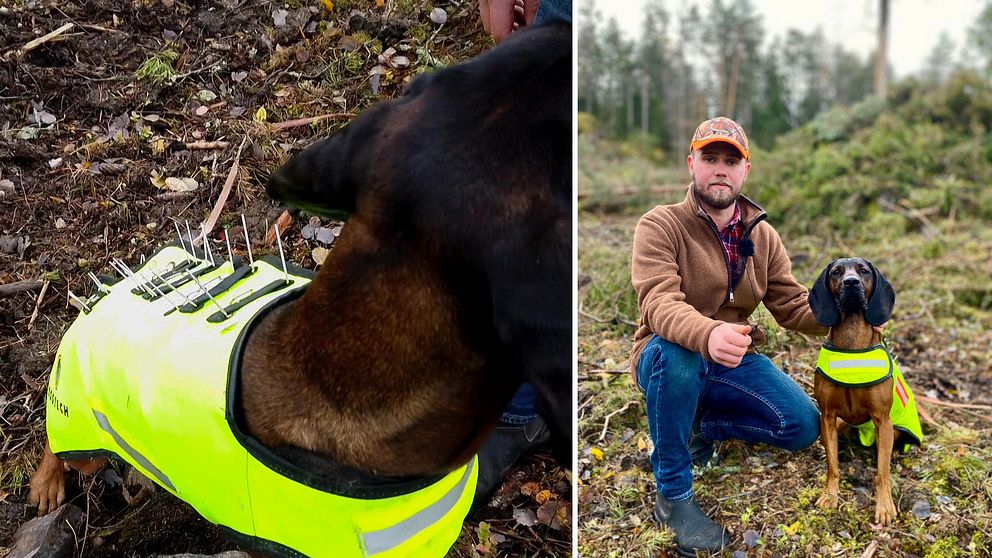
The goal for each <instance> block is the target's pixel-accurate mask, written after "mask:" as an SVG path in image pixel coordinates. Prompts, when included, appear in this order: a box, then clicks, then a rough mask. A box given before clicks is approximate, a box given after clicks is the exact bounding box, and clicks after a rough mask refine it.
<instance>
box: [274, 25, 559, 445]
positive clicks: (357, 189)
mask: <svg viewBox="0 0 992 558" xmlns="http://www.w3.org/2000/svg"><path fill="white" fill-rule="evenodd" d="M571 61H572V57H571V30H570V29H569V28H567V27H564V26H547V27H540V28H535V29H530V30H525V31H521V32H519V33H514V35H513V36H512V37H511V38H510V39H508V40H507V41H505V42H504V43H503V44H501V45H500V46H499V47H497V48H495V49H493V50H491V51H489V52H487V53H485V54H483V55H481V56H479V57H477V58H475V59H474V60H471V61H469V62H466V63H463V64H459V65H457V66H453V67H450V68H446V69H443V70H440V71H436V72H433V73H431V74H426V75H423V76H420V77H418V78H417V79H415V80H414V81H413V83H412V84H411V85H410V87H409V88H408V90H407V91H406V93H405V94H404V95H403V96H402V97H401V98H398V99H395V100H392V101H389V102H385V103H380V104H378V105H376V106H375V107H373V108H372V109H370V110H368V111H366V112H364V113H363V114H362V115H360V116H359V117H358V118H356V119H355V120H354V121H353V122H352V123H351V124H349V125H348V126H347V127H346V128H345V129H343V130H342V131H341V132H340V133H339V134H337V135H335V136H333V137H331V138H328V139H325V140H322V141H320V142H318V143H316V144H314V145H313V146H311V147H309V148H308V149H306V150H305V151H303V152H301V153H299V154H298V155H296V156H295V157H294V158H293V159H292V160H290V161H289V162H288V163H287V164H286V165H284V166H282V167H281V168H279V169H278V170H277V171H276V172H275V173H274V174H273V175H272V177H271V179H270V181H269V184H268V187H267V191H268V193H269V195H270V196H272V197H273V198H275V199H278V200H282V201H285V202H287V203H289V204H291V205H294V206H296V207H300V208H303V209H305V210H306V211H308V212H311V213H314V214H318V215H326V214H327V213H328V212H329V211H332V210H338V211H342V210H343V211H346V212H348V213H350V214H351V217H350V218H349V220H348V223H347V225H346V226H345V229H344V232H343V233H342V236H341V238H340V239H339V240H338V242H337V244H336V245H335V247H334V249H333V250H332V251H331V255H330V256H329V257H328V259H327V260H326V261H325V263H324V266H323V267H322V269H321V272H320V273H319V274H318V276H317V278H316V280H315V282H314V286H311V288H310V290H311V291H313V292H315V293H317V292H321V293H325V294H326V293H330V292H332V291H333V292H336V293H342V289H343V290H344V294H341V295H340V296H339V300H338V301H337V303H339V304H342V305H347V304H355V305H361V306H362V308H360V309H359V310H360V311H361V312H364V313H365V318H364V319H365V320H369V321H371V320H380V317H381V316H388V317H389V318H390V319H394V320H395V319H396V316H405V317H408V318H404V319H402V320H401V321H402V322H403V323H402V325H401V326H400V327H395V328H391V327H390V326H389V323H390V322H388V321H386V322H381V321H380V322H379V325H378V328H379V329H378V331H381V330H383V329H386V330H387V331H383V334H384V335H387V336H389V337H390V343H391V344H394V345H395V346H402V345H404V344H407V345H411V346H412V349H411V353H408V354H412V352H413V350H416V351H419V353H420V355H421V358H423V359H426V358H431V359H433V362H434V367H435V369H434V370H433V371H431V372H430V374H429V376H428V377H426V378H424V381H423V383H424V384H425V385H426V384H430V385H437V384H440V385H449V386H450V385H455V384H457V383H459V382H465V381H467V380H465V379H464V378H470V379H471V378H476V379H477V381H476V380H471V381H473V382H476V384H477V385H478V386H479V388H478V389H474V388H473V389H474V391H473V389H468V388H466V389H465V390H462V391H460V392H456V391H454V388H452V389H451V393H476V392H478V393H479V394H480V395H481V398H480V400H479V401H475V402H473V401H455V402H447V403H445V404H449V405H451V406H462V407H464V406H466V405H468V406H472V405H474V407H473V412H474V413H476V414H477V415H486V416H476V417H474V422H475V423H478V424H480V425H481V424H485V425H491V424H493V423H494V422H495V420H496V418H497V417H498V415H499V411H500V410H501V409H502V408H503V407H504V406H505V405H506V403H507V402H508V399H509V397H510V395H512V393H513V391H514V390H515V389H516V386H517V385H519V383H520V382H521V381H522V380H526V381H529V382H531V383H532V384H533V385H534V386H535V389H536V391H537V393H538V399H539V402H538V403H539V412H540V413H541V414H542V416H543V417H544V418H545V420H546V421H547V422H548V424H549V426H550V428H551V430H552V435H553V445H554V446H555V453H556V456H557V457H558V458H559V459H561V460H562V462H563V463H569V461H570V456H571V438H572V435H571V423H572V413H571V392H572V382H571V321H572V320H571V295H570V293H571V279H570V277H571V198H572V194H571V182H572V177H571V66H572V62H571ZM349 229H350V230H349ZM332 280H335V281H338V282H337V283H335V284H334V285H333V288H331V287H328V288H326V289H324V290H320V289H322V287H321V284H322V283H323V284H324V285H327V284H329V282H330V281H332ZM376 283H378V284H379V285H381V290H382V291H383V292H387V293H395V292H400V293H406V294H405V295H404V296H403V297H394V299H393V300H391V301H389V302H386V301H385V300H382V302H381V303H376V302H375V300H381V298H382V297H381V295H380V296H376V297H373V296H365V297H364V298H362V296H363V295H354V296H352V298H351V299H343V298H340V297H343V296H345V295H349V294H354V291H356V290H358V289H363V288H367V286H368V285H369V284H376ZM394 283H395V284H394ZM310 294H311V293H308V295H310ZM322 296H325V295H322ZM356 301H357V302H356ZM311 302H312V301H311ZM326 311H327V312H335V313H337V312H341V311H342V309H341V308H327V309H326ZM434 314H438V315H440V316H442V317H441V318H438V319H436V320H435V319H431V318H430V315H434ZM420 317H424V319H419V318H420ZM355 319H359V320H361V319H363V317H362V316H356V317H355ZM452 323H453V324H454V326H453V327H448V324H452ZM425 328H435V329H445V331H423V330H424V329H425ZM452 330H454V331H452ZM425 338H429V339H434V340H436V341H438V343H437V344H436V345H434V344H433V343H432V344H425V343H424V342H423V340H424V339H425ZM442 340H443V341H444V342H445V343H446V345H442V344H441V343H440V342H441V341H442ZM452 347H454V349H453V350H454V351H455V352H457V353H458V355H459V356H458V358H449V354H448V351H449V350H452ZM466 355H475V356H476V357H478V358H476V359H475V360H477V361H479V362H481V363H482V364H481V365H479V366H475V365H473V366H468V367H465V368H464V369H462V368H459V366H461V364H460V363H465V362H469V361H472V360H473V359H472V358H469V357H467V356H466ZM368 358H370V359H376V358H383V356H382V355H380V354H369V355H368ZM394 358H399V359H403V358H405V357H404V356H402V355H401V356H395V357H394ZM406 364H409V366H406V368H405V369H406V370H410V369H412V368H414V367H417V366H420V365H421V364H422V363H421V362H413V363H404V362H397V363H394V366H396V367H400V368H403V367H404V365H406ZM359 365H361V363H356V366H359ZM366 369H367V368H366ZM369 377H370V378H371V377H372V374H371V373H370V374H369ZM369 381H370V382H374V381H376V380H374V379H370V380H369ZM370 389H371V388H370ZM410 389H412V390H417V389H419V388H418V386H417V385H414V384H412V385H411V388H410ZM411 395H416V392H415V391H414V392H413V393H411ZM459 426H461V425H459ZM431 428H434V429H441V428H444V426H443V425H437V424H434V425H432V426H431ZM466 428H467V427H466ZM477 430H480V431H479V432H474V433H472V432H468V431H466V433H465V436H466V439H465V440H463V443H462V445H463V446H464V447H465V448H466V450H467V451H468V452H469V455H471V453H474V452H475V450H477V449H478V445H479V444H481V442H482V439H483V438H484V436H485V434H486V433H487V431H488V427H487V428H481V429H477ZM438 435H439V436H440V435H441V434H438ZM412 443H413V442H412V441H411V444H412ZM466 458H467V457H466Z"/></svg>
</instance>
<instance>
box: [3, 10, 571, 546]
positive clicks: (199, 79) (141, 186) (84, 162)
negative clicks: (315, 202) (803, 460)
mask: <svg viewBox="0 0 992 558" xmlns="http://www.w3.org/2000/svg"><path fill="white" fill-rule="evenodd" d="M331 4H332V3H331V2H329V1H326V0H325V2H323V3H322V2H319V1H316V0H314V1H304V0H288V1H285V2H270V1H257V0H217V1H202V2H201V1H189V0H185V1H184V0H87V1H68V2H66V1H61V2H57V1H52V0H0V109H2V110H0V285H8V284H12V283H15V282H18V281H40V282H42V284H43V285H44V286H43V287H41V288H31V289H30V290H24V291H21V292H17V293H15V294H11V295H9V296H0V557H2V556H4V555H5V554H6V553H7V552H8V551H9V547H10V546H11V545H12V537H13V534H14V531H15V530H16V529H17V527H18V526H19V525H20V524H22V523H23V522H25V521H27V520H28V519H29V518H30V517H32V510H30V509H28V508H27V507H26V505H25V504H24V500H25V497H26V493H27V490H26V484H27V478H28V475H29V474H30V472H31V471H32V470H33V469H34V467H35V465H36V463H37V460H38V458H39V457H40V453H41V448H42V443H43V434H44V426H43V418H44V417H43V414H44V399H43V393H44V386H45V384H46V382H47V379H48V371H49V367H50V365H51V363H52V359H53V356H54V353H55V350H56V348H57V346H58V342H59V339H60V337H61V335H62V333H63V332H64V331H65V329H66V328H67V327H68V325H69V323H70V322H71V321H72V319H73V317H74V316H75V315H76V314H77V310H76V309H75V308H73V307H72V306H70V305H69V303H68V291H72V292H73V293H74V294H76V295H79V296H80V297H81V298H85V297H86V296H87V295H89V294H91V293H92V292H93V290H94V289H95V287H94V285H93V284H92V282H91V281H90V280H89V279H88V278H87V273H88V272H94V273H97V274H111V273H112V271H111V269H110V267H109V264H108V262H109V261H110V260H111V259H113V258H120V259H121V260H123V261H125V262H128V263H132V262H137V261H138V259H139V257H140V255H142V254H147V253H149V252H150V251H152V250H153V249H155V248H156V247H158V246H161V245H162V244H164V243H166V242H169V241H172V240H174V239H175V236H176V233H175V228H174V227H175V225H176V224H178V225H180V226H181V227H185V223H186V221H188V222H189V223H190V224H191V226H192V227H194V228H196V227H197V226H198V224H199V223H201V222H202V221H204V220H206V218H207V216H208V214H209V213H210V211H211V209H212V208H213V207H214V206H215V204H216V203H217V200H218V197H219V195H220V192H221V189H222V186H223V185H224V183H225V181H226V180H227V179H228V177H229V173H230V171H231V169H232V168H233V167H234V166H235V164H236V163H237V164H238V170H237V171H236V172H235V173H233V174H232V175H231V176H233V180H234V187H233V189H232V191H231V193H230V197H229V199H228V200H227V201H226V203H225V204H224V205H223V208H222V210H221V212H220V217H219V220H218V226H217V228H216V231H217V232H215V233H214V236H213V237H212V239H211V240H212V243H213V245H214V246H215V249H217V250H224V248H223V246H224V236H223V234H224V232H223V231H224V229H225V228H226V227H230V229H229V232H230V236H231V239H232V241H233V242H234V249H235V251H236V252H239V253H244V250H245V247H244V242H243V234H242V233H243V231H242V228H241V225H240V223H241V214H244V215H245V217H246V220H247V223H248V228H249V231H248V233H249V234H250V235H251V237H252V240H253V247H254V249H255V255H256V257H257V256H258V255H259V254H262V253H274V252H275V247H274V245H266V244H265V243H264V242H263V238H264V231H265V230H266V229H267V228H269V227H271V225H272V223H273V222H274V221H275V220H276V219H277V218H279V217H280V215H282V214H283V212H284V208H282V207H278V206H276V205H275V204H274V203H273V202H272V201H271V200H269V199H268V198H266V196H265V193H264V189H263V186H262V185H263V184H264V180H265V178H266V176H267V174H268V172H269V171H270V170H271V169H273V168H274V167H276V166H277V165H278V164H280V163H281V162H283V161H285V160H286V158H287V157H288V154H289V153H291V152H294V151H296V150H298V149H299V148H301V147H303V146H306V145H308V144H309V143H311V142H313V141H314V140H315V139H317V138H320V137H324V136H326V135H328V134H330V133H332V132H333V131H334V130H336V129H338V128H340V127H341V126H342V125H344V124H345V123H347V122H348V121H349V120H350V119H351V118H352V117H353V116H354V115H356V114H358V113H359V112H361V111H362V110H363V109H364V108H366V107H367V106H369V105H370V104H372V103H374V102H376V101H378V100H382V99H388V98H391V97H394V96H395V95H397V94H398V93H399V92H400V91H401V90H402V87H403V86H404V84H405V83H406V82H407V81H408V80H409V79H410V78H412V77H413V76H414V75H416V74H417V73H419V72H424V71H429V70H430V69H432V68H434V67H438V66H442V65H447V64H451V63H455V62H456V61H458V60H462V59H465V58H468V57H471V56H473V55H475V54H477V53H479V52H481V51H482V50H484V49H486V48H489V47H490V46H491V40H490V39H489V38H488V36H486V35H485V34H484V33H483V32H482V29H481V26H480V24H479V22H478V14H477V12H476V11H475V10H476V9H477V8H476V6H477V5H476V3H474V2H462V1H455V0H439V1H438V2H437V3H436V4H430V3H427V2H415V1H399V0H396V1H387V2H385V3H384V6H383V7H375V5H374V4H373V3H372V2H348V1H338V2H333V6H332V7H331ZM328 7H330V9H328ZM70 24H71V27H69V28H67V29H62V30H61V33H60V34H58V35H56V36H54V37H53V38H50V39H47V40H45V41H43V42H41V43H40V44H39V45H38V46H36V47H34V48H27V47H29V46H31V43H32V41H35V40H37V39H40V38H41V37H42V35H45V34H46V33H49V32H53V31H56V30H59V29H60V28H62V27H63V26H66V25H70ZM290 217H292V219H293V224H292V225H291V227H290V229H289V231H288V233H287V235H286V237H284V240H285V242H286V243H287V246H288V249H289V252H288V257H289V259H291V260H292V261H293V262H295V263H297V264H300V265H302V266H304V267H307V268H310V269H313V268H315V267H316V265H317V264H316V259H320V254H321V250H326V249H333V241H334V238H335V236H333V235H330V236H328V235H327V234H324V235H321V234H315V230H316V231H317V232H321V231H322V230H324V231H333V230H335V228H336V227H338V226H339V225H340V223H338V222H334V221H328V220H323V221H321V220H320V219H317V218H314V217H309V216H307V215H302V214H300V213H298V212H291V213H290ZM308 227H309V228H308ZM69 483H70V487H69V495H70V498H71V499H72V502H73V503H75V504H76V505H78V506H79V507H80V508H82V509H83V510H85V511H87V512H88V513H87V522H86V528H85V531H84V532H83V533H81V534H80V537H79V541H80V545H82V544H83V543H84V542H85V551H84V553H85V555H88V556H108V557H109V556H147V555H152V554H160V553H164V554H168V553H179V552H195V553H214V552H219V551H221V550H225V549H231V548H234V546H233V545H232V544H231V543H229V542H227V541H226V540H225V539H224V538H223V536H222V535H221V534H220V532H219V530H218V529H217V528H216V527H214V526H212V525H210V524H209V523H207V522H206V521H204V520H203V519H201V518H199V516H197V515H196V514H195V513H194V512H193V511H192V510H191V509H190V508H189V507H188V506H186V505H185V504H183V503H182V502H179V501H178V500H176V499H174V498H172V497H170V496H169V495H167V494H164V493H161V492H160V493H158V494H156V495H155V496H153V497H151V498H150V499H147V500H145V501H144V502H143V503H141V504H138V505H135V506H127V505H126V503H125V501H124V497H123V494H122V491H121V488H120V486H116V487H111V486H110V485H109V484H108V483H106V482H105V480H104V479H100V478H98V479H95V480H94V479H77V478H76V475H74V474H70V475H69ZM570 486H571V483H570V482H569V479H568V477H567V475H566V473H565V471H564V470H563V469H562V468H561V467H559V466H557V465H556V464H555V462H554V460H552V459H551V458H550V457H549V456H547V455H543V454H540V455H536V456H533V457H531V458H529V459H528V460H526V461H525V462H524V463H523V464H522V465H521V466H520V467H519V468H518V469H517V470H515V471H514V472H513V473H512V474H511V476H510V479H509V480H508V481H507V483H505V484H504V486H503V488H502V489H501V490H500V491H499V492H498V493H497V495H496V497H495V498H494V500H493V501H492V502H491V503H490V505H489V506H488V507H487V508H485V509H484V510H482V511H481V512H480V513H479V514H478V515H476V516H473V517H472V518H470V521H468V522H466V524H465V527H464V529H463V535H462V537H461V539H460V540H459V542H458V544H457V545H456V546H455V548H454V549H453V550H452V553H451V555H452V556H463V557H468V556H524V555H526V556H566V555H569V553H570V548H571V544H570V541H571V518H570V516H569V511H570V509H571V504H570V501H571V498H572V494H571V489H570ZM131 490H132V492H133V490H134V489H133V487H132V489H131ZM521 510H522V511H523V512H528V513H530V512H533V514H532V515H528V513H523V514H521V513H520V512H521ZM549 510H550V515H549ZM515 512H517V515H516V516H515ZM531 517H536V519H535V520H534V521H531V520H530V518H531ZM520 518H522V519H523V521H520ZM80 545H77V555H79V554H80V553H81V552H80Z"/></svg>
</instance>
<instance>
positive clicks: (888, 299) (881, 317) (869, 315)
mask: <svg viewBox="0 0 992 558" xmlns="http://www.w3.org/2000/svg"><path fill="white" fill-rule="evenodd" d="M866 263H867V264H868V267H870V268H871V273H872V275H873V276H874V277H875V288H874V289H873V290H872V292H871V298H869V299H868V307H867V308H865V321H866V322H868V323H869V324H871V325H873V326H877V325H882V324H884V323H885V322H887V321H889V318H890V317H891V316H892V308H893V307H894V306H895V305H896V291H895V289H893V288H892V285H890V284H889V281H888V279H886V278H885V276H884V275H882V272H881V271H879V270H878V268H876V267H875V265H874V264H872V263H871V262H866Z"/></svg>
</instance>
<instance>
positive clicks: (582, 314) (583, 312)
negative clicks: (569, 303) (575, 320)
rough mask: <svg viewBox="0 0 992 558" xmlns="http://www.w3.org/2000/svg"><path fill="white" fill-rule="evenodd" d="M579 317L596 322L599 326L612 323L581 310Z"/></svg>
mask: <svg viewBox="0 0 992 558" xmlns="http://www.w3.org/2000/svg"><path fill="white" fill-rule="evenodd" d="M579 315H580V316H582V317H583V318H588V319H590V320H592V321H594V322H596V323H598V324H605V323H609V322H610V321H611V320H607V319H605V318H600V317H599V316H594V315H593V314H590V313H589V312H586V311H585V310H583V309H581V308H579Z"/></svg>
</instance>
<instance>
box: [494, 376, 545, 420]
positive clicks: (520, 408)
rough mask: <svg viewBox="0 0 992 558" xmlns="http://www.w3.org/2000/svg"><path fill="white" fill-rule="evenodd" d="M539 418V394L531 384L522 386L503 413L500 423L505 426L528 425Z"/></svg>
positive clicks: (525, 383) (526, 383)
mask: <svg viewBox="0 0 992 558" xmlns="http://www.w3.org/2000/svg"><path fill="white" fill-rule="evenodd" d="M536 418H537V393H536V392H535V391H534V386H533V385H532V384H531V383H530V382H524V383H522V384H520V387H519V388H518V389H517V392H516V393H514V394H513V398H512V399H510V404H509V405H507V406H506V410H504V411H503V416H501V417H500V418H499V421H500V423H501V424H503V425H510V424H526V423H528V422H530V421H532V420H534V419H536Z"/></svg>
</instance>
